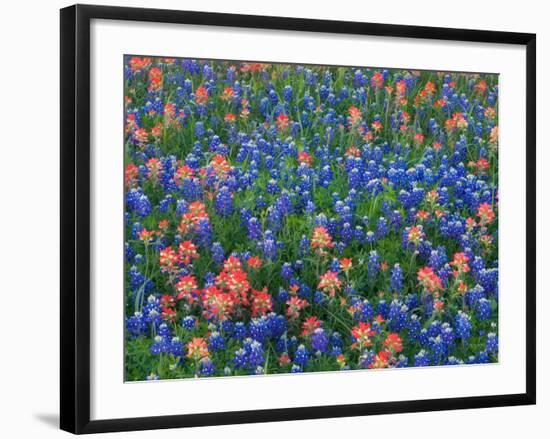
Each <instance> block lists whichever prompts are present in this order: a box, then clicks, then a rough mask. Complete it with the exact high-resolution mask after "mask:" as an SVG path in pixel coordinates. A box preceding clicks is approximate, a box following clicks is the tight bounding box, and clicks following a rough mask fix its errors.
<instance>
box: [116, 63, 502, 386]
mask: <svg viewBox="0 0 550 439" xmlns="http://www.w3.org/2000/svg"><path fill="white" fill-rule="evenodd" d="M124 78H125V85H124V95H125V100H124V132H125V143H124V154H125V170H124V184H125V213H124V215H125V217H124V221H125V253H124V257H125V304H126V306H125V310H126V335H125V336H126V343H125V346H126V352H125V375H126V379H127V380H145V379H152V378H151V377H154V378H155V379H167V378H169V379H174V378H186V377H209V376H228V375H249V374H254V375H257V374H273V373H301V372H311V371H337V370H349V369H375V368H376V369H379V368H394V367H415V366H437V365H457V364H472V363H486V362H496V361H498V325H497V321H498V211H499V193H498V77H497V76H496V75H490V74H464V73H445V72H428V71H425V72H417V71H410V70H397V69H395V70H388V69H373V68H351V67H330V66H310V65H308V66H305V65H304V66H302V65H284V64H263V63H245V62H238V61H235V62H230V61H211V60H195V59H175V58H154V57H139V56H128V57H126V59H125V64H124Z"/></svg>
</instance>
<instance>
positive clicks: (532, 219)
mask: <svg viewBox="0 0 550 439" xmlns="http://www.w3.org/2000/svg"><path fill="white" fill-rule="evenodd" d="M536 52H537V36H536V34H532V35H531V38H530V40H529V41H528V42H527V43H526V78H525V79H526V105H525V108H526V116H525V117H526V139H525V140H526V166H527V169H526V175H527V188H526V190H527V194H526V200H527V206H526V207H527V214H526V227H527V230H526V233H527V236H526V271H527V285H526V293H527V300H526V395H527V397H528V398H529V399H530V400H531V403H532V404H536V399H537V386H536V377H537V354H536V352H537V339H536V336H537V331H536V327H537V324H536V322H537V306H536V302H537V295H536V289H537V273H536V270H537V268H536V267H537V264H536V263H537V261H536V258H537V248H536V246H537V211H536V204H537V192H536V188H537V160H536V158H537V93H536V90H537V80H536V79H537V58H536V57H537V54H536Z"/></svg>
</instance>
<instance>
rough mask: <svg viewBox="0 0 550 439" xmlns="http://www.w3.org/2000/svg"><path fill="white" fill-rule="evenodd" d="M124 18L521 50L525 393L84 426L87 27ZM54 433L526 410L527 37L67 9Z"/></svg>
mask: <svg viewBox="0 0 550 439" xmlns="http://www.w3.org/2000/svg"><path fill="white" fill-rule="evenodd" d="M92 19H106V20H130V21H142V22H158V23H181V24H194V25H208V26H230V27H241V28H255V29H271V30H273V29H275V30H294V31H304V32H312V33H314V32H328V33H335V34H357V35H373V36H383V37H407V38H420V39H437V40H446V41H463V42H483V43H504V44H513V45H521V46H525V47H526V59H527V62H526V66H525V69H526V84H527V86H526V87H527V89H526V96H527V101H526V121H527V126H526V133H525V135H526V147H527V151H526V153H527V174H526V175H527V199H526V200H527V210H526V220H527V228H526V230H527V231H526V233H527V235H526V240H527V241H526V242H527V248H526V255H527V260H526V272H527V285H526V292H527V297H526V301H527V302H526V322H527V327H526V336H527V339H526V357H525V363H526V372H527V373H526V376H525V383H526V392H525V393H518V394H508V395H494V396H479V397H461V398H446V399H430V400H418V401H394V402H384V403H368V404H348V405H337V406H317V407H300V408H292V409H284V408H283V409H270V410H253V411H240V412H224V413H201V414H181V415H173V416H155V417H140V418H128V419H104V420H90V360H91V358H90V349H89V348H90V213H91V211H90V67H91V66H90V21H91V20H92ZM60 67H61V114H60V122H61V127H60V129H61V157H60V160H61V224H60V225H61V243H60V244H61V273H60V276H61V358H60V360H61V376H60V377H61V388H60V393H61V404H60V411H61V413H60V415H61V416H60V426H61V429H63V430H66V431H69V432H72V433H76V434H81V433H99V432H113V431H129V430H145V429H160V428H173V427H195V426H207V425H220V424H241V423H252V422H268V421H269V422H273V421H286V420H302V419H314V418H326V417H346V416H364V415H375V414H387V413H404V412H425V411H437V410H453V409H471V408H482V407H497V406H515V405H528V404H535V400H536V348H535V346H536V329H535V328H536V320H535V318H536V315H535V314H536V313H535V309H536V308H535V306H536V304H535V300H536V298H535V295H536V227H535V226H536V223H535V221H536V220H535V217H536V185H535V182H536V165H535V161H536V147H535V145H536V113H535V112H536V101H535V99H536V73H535V71H536V35H535V34H530V33H514V32H495V31H484V30H465V29H447V28H436V27H424V26H402V25H389V24H376V23H359V22H343V21H328V20H311V19H303V18H286V17H284V18H283V17H265V16H252V15H234V14H221V13H210V12H188V11H175V10H160V9H141V8H126V7H107V6H90V5H75V6H70V7H67V8H64V9H62V10H61V65H60Z"/></svg>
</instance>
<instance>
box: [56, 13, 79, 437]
mask: <svg viewBox="0 0 550 439" xmlns="http://www.w3.org/2000/svg"><path fill="white" fill-rule="evenodd" d="M60 54H61V57H60V106H61V108H60V125H61V126H60V173H61V174H60V183H61V184H60V208H61V212H60V214H61V223H60V227H61V229H60V238H61V242H60V246H61V248H60V249H61V252H60V253H61V259H60V286H61V291H60V295H61V297H60V320H61V321H60V417H59V423H60V427H61V429H62V430H65V431H69V432H73V433H74V432H75V431H76V390H77V388H76V387H77V386H76V381H75V378H76V364H75V358H76V336H75V329H76V314H75V310H76V294H75V293H76V291H75V280H76V276H75V268H76V264H75V260H74V249H75V244H76V240H75V223H74V216H75V182H74V180H75V163H76V162H75V145H76V139H75V134H76V130H75V114H76V90H75V85H76V74H75V70H76V6H70V7H67V8H64V9H61V11H60Z"/></svg>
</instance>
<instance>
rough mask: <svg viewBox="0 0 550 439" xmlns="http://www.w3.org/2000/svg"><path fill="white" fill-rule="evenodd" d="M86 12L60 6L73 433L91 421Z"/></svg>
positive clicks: (64, 405) (66, 378)
mask: <svg viewBox="0 0 550 439" xmlns="http://www.w3.org/2000/svg"><path fill="white" fill-rule="evenodd" d="M89 12H90V11H89V10H88V13H86V11H85V10H84V8H82V7H81V6H79V5H73V6H69V7H67V8H63V9H61V10H60V37H61V39H60V53H61V59H60V80H61V84H60V122H61V127H60V165H61V166H60V168H61V169H60V182H61V184H60V197H61V203H60V207H61V223H60V224H61V230H60V237H61V240H60V253H61V258H60V298H61V304H60V319H61V322H60V374H61V376H60V428H61V429H62V430H65V431H68V432H71V433H76V434H78V433H83V432H84V430H85V427H86V426H87V425H88V424H89V422H90V351H89V342H90V155H89V151H90V148H89V145H90V108H89V102H90V87H89V85H90V72H89V59H90V58H89V55H90V29H89V26H90V14H89ZM92 15H93V14H92Z"/></svg>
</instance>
